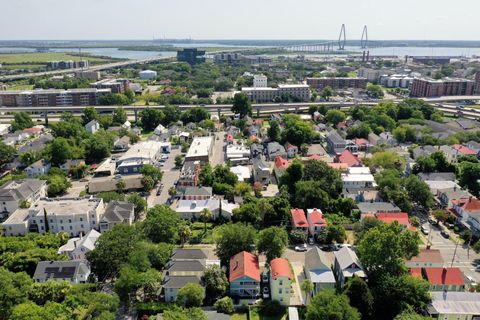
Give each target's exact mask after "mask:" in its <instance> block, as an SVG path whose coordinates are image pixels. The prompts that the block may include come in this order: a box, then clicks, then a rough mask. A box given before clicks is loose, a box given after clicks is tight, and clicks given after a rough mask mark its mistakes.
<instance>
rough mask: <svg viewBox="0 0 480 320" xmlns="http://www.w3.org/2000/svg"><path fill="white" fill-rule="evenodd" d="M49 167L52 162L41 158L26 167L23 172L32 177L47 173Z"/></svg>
mask: <svg viewBox="0 0 480 320" xmlns="http://www.w3.org/2000/svg"><path fill="white" fill-rule="evenodd" d="M51 167H52V164H51V163H50V162H49V161H47V160H44V159H41V160H38V161H36V162H34V163H32V164H31V165H29V166H28V167H26V168H25V172H26V173H27V176H28V177H29V178H32V177H35V176H41V175H44V174H48V171H49V170H50V168H51Z"/></svg>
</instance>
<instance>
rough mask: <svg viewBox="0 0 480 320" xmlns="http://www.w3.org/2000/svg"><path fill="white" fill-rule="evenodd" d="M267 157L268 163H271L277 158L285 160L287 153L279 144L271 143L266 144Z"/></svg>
mask: <svg viewBox="0 0 480 320" xmlns="http://www.w3.org/2000/svg"><path fill="white" fill-rule="evenodd" d="M267 156H268V159H269V160H270V161H273V160H274V159H275V158H276V157H277V156H280V157H282V158H286V157H287V152H286V151H285V148H284V147H283V146H282V145H281V144H280V143H278V142H276V141H273V142H269V143H268V144H267Z"/></svg>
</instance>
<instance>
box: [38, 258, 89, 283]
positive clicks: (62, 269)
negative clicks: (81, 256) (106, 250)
mask: <svg viewBox="0 0 480 320" xmlns="http://www.w3.org/2000/svg"><path fill="white" fill-rule="evenodd" d="M81 267H85V268H86V264H85V262H83V261H78V260H77V261H74V260H72V261H40V262H39V263H38V264H37V268H36V269H35V274H34V275H33V279H35V280H37V281H45V280H48V279H74V278H75V277H76V275H77V274H78V272H79V269H80V268H81Z"/></svg>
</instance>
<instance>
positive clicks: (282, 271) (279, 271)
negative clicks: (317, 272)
mask: <svg viewBox="0 0 480 320" xmlns="http://www.w3.org/2000/svg"><path fill="white" fill-rule="evenodd" d="M270 274H271V275H272V278H273V279H275V280H276V279H277V278H278V277H287V278H288V279H292V272H291V270H290V265H289V264H288V260H287V259H284V258H276V259H273V260H272V261H270Z"/></svg>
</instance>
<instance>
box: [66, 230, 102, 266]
mask: <svg viewBox="0 0 480 320" xmlns="http://www.w3.org/2000/svg"><path fill="white" fill-rule="evenodd" d="M99 237H100V233H99V232H98V231H97V230H95V229H92V230H90V231H89V232H88V233H87V234H86V235H85V236H82V235H80V237H75V238H70V239H69V240H68V241H67V243H66V244H64V245H63V246H61V247H60V248H59V249H58V254H65V255H67V256H68V257H69V258H70V260H86V256H85V255H86V253H87V252H90V251H92V250H93V249H95V243H96V242H97V240H98V238H99Z"/></svg>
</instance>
